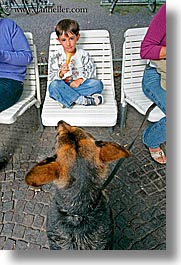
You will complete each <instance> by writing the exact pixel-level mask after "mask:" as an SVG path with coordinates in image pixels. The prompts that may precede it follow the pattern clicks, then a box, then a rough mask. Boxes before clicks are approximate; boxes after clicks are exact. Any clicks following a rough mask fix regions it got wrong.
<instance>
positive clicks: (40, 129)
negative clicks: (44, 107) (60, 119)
mask: <svg viewBox="0 0 181 265" xmlns="http://www.w3.org/2000/svg"><path fill="white" fill-rule="evenodd" d="M37 113H38V124H39V128H38V130H39V131H40V132H43V130H44V126H43V124H42V120H41V108H40V107H39V108H37Z"/></svg>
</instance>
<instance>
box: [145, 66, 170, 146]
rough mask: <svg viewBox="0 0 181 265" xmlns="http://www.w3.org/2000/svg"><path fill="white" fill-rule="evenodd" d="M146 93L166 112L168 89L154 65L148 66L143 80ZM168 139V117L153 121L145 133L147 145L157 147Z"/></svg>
mask: <svg viewBox="0 0 181 265" xmlns="http://www.w3.org/2000/svg"><path fill="white" fill-rule="evenodd" d="M142 88H143V92H144V93H145V95H146V96H147V97H148V98H149V99H151V100H152V101H153V102H155V104H156V105H157V106H158V107H159V108H160V109H161V110H162V111H163V113H165V114H166V90H164V89H163V88H162V87H161V85H160V74H159V73H158V72H157V69H156V68H154V67H150V66H147V67H146V69H145V72H144V76H143V80H142ZM165 141H166V117H164V118H162V119H160V120H159V121H158V122H154V123H152V124H151V125H150V126H149V127H148V128H146V130H145V131H144V134H143V142H144V144H145V145H146V146H147V147H150V148H156V147H158V146H159V145H160V144H162V143H164V142H165Z"/></svg>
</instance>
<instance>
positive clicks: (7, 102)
mask: <svg viewBox="0 0 181 265" xmlns="http://www.w3.org/2000/svg"><path fill="white" fill-rule="evenodd" d="M22 93H23V82H20V81H17V80H13V79H8V78H0V112H1V111H3V110H5V109H8V108H9V107H11V106H13V105H14V104H15V103H16V102H17V101H18V100H19V98H20V97H21V95H22Z"/></svg>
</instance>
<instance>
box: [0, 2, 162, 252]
mask: <svg viewBox="0 0 181 265" xmlns="http://www.w3.org/2000/svg"><path fill="white" fill-rule="evenodd" d="M56 3H58V1H57V2H56ZM61 6H62V7H83V6H85V7H87V9H88V13H86V14H72V15H71V17H72V18H74V19H77V20H78V21H79V23H80V25H81V28H82V29H93V28H96V29H102V28H105V29H108V30H109V31H110V33H111V38H112V41H113V44H114V47H115V57H117V58H118V57H119V58H120V57H121V52H122V44H123V32H124V31H125V30H126V29H127V28H130V27H142V26H148V25H149V22H150V21H151V19H152V16H153V14H152V13H150V11H148V8H147V7H146V6H143V7H134V8H133V7H130V8H121V11H120V12H115V14H113V15H112V16H110V15H109V12H108V10H109V7H100V5H99V1H96V0H92V1H78V0H75V1H71V3H70V2H69V3H67V1H61ZM64 17H70V15H69V14H63V13H55V14H44V13H41V14H38V15H35V14H31V15H29V16H27V15H25V13H22V14H17V13H12V15H11V17H10V18H12V19H14V20H15V21H16V22H17V23H18V24H19V25H20V26H21V27H22V28H23V30H24V31H28V30H29V31H32V32H33V34H34V36H35V41H36V44H37V48H38V51H39V52H40V51H42V50H44V51H45V52H47V49H48V39H49V33H50V32H51V31H53V26H54V25H55V24H56V22H57V21H58V20H60V19H62V18H64ZM118 67H120V66H119V65H118ZM115 86H116V99H117V102H118V103H119V100H120V76H118V77H115ZM45 88H46V80H45V79H42V80H41V92H42V99H43V98H44V94H45ZM142 119H143V117H142V116H141V115H140V114H138V113H137V112H136V110H134V109H133V108H132V107H128V117H127V127H126V129H125V130H124V131H123V132H122V133H121V132H120V129H119V126H118V124H117V125H116V126H115V128H114V131H113V132H112V133H110V131H109V130H108V129H107V128H87V129H88V130H89V131H90V132H91V133H92V134H93V135H94V136H95V137H96V138H97V139H98V140H109V141H115V142H117V143H120V144H121V145H126V144H129V143H130V142H131V141H132V139H133V138H134V136H135V135H136V133H137V130H138V128H139V126H140V124H141V121H142ZM147 125H148V122H146V124H145V126H147ZM38 129H39V125H38V116H37V112H36V109H35V108H34V107H32V108H31V109H30V110H28V111H27V112H26V113H25V114H24V115H23V116H21V117H20V118H19V120H18V121H17V122H15V123H14V124H12V125H3V124H0V132H1V137H0V185H1V186H0V195H1V201H0V204H1V206H0V207H1V211H0V249H4V250H12V249H16V250H20V249H46V250H48V249H49V246H48V242H47V236H46V227H45V222H46V214H47V210H48V208H49V205H50V202H51V200H52V197H53V194H54V186H53V185H52V184H48V185H45V186H43V187H42V189H41V191H39V192H35V191H33V190H31V189H30V188H29V187H28V186H27V185H25V184H24V176H25V173H26V172H27V170H28V169H30V168H31V167H32V166H33V165H34V164H35V163H37V161H41V160H42V159H44V158H46V157H47V156H51V155H52V154H53V153H54V144H55V129H54V128H52V127H51V128H49V127H46V128H45V129H44V130H43V131H40V130H38ZM112 167H113V166H111V167H110V171H111V168H112ZM106 193H107V194H108V196H109V198H110V204H111V207H112V209H113V213H114V218H115V223H116V226H115V240H114V249H116V250H129V249H130V250H153V249H156V250H165V249H166V168H165V166H162V165H157V164H156V163H155V162H154V161H152V160H151V158H150V156H149V154H148V151H147V149H146V148H145V146H144V144H143V143H142V135H140V136H139V137H138V139H137V140H136V142H135V144H134V146H133V148H132V157H131V158H129V159H128V160H127V161H126V162H125V163H124V164H123V165H122V168H121V169H120V170H119V171H118V172H117V174H116V176H115V178H114V179H113V181H112V182H111V183H110V184H109V186H108V187H107V190H106Z"/></svg>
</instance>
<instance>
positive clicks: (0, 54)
mask: <svg viewBox="0 0 181 265" xmlns="http://www.w3.org/2000/svg"><path fill="white" fill-rule="evenodd" d="M9 24H10V26H9V25H8V26H9V28H10V29H9V30H7V31H6V34H7V36H6V37H7V38H8V39H9V38H10V37H11V43H12V44H11V45H12V50H11V51H10V50H0V61H1V62H3V63H7V64H11V65H18V66H27V65H29V64H30V63H31V61H32V59H33V56H32V52H31V49H30V46H29V43H28V41H27V39H26V36H25V35H24V32H23V31H22V29H21V28H20V27H19V26H18V25H17V24H15V23H14V22H11V21H10V22H9ZM8 31H10V32H11V35H10V34H9V33H8Z"/></svg>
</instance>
